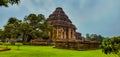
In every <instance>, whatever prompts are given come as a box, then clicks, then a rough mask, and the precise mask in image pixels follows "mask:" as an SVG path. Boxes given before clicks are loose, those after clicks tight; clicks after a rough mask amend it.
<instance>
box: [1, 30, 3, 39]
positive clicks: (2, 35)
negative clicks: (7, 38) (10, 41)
mask: <svg viewBox="0 0 120 57" xmlns="http://www.w3.org/2000/svg"><path fill="white" fill-rule="evenodd" d="M2 38H3V30H2V29H0V39H2Z"/></svg>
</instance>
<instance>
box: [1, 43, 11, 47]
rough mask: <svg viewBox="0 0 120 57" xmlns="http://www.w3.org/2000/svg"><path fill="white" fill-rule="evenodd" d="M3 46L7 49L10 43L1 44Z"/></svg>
mask: <svg viewBox="0 0 120 57" xmlns="http://www.w3.org/2000/svg"><path fill="white" fill-rule="evenodd" d="M3 45H5V46H6V48H8V46H9V45H11V43H10V42H5V43H3Z"/></svg>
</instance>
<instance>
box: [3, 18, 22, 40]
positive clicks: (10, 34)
mask: <svg viewBox="0 0 120 57" xmlns="http://www.w3.org/2000/svg"><path fill="white" fill-rule="evenodd" d="M20 23H21V20H18V19H17V18H14V17H11V18H9V20H8V23H7V24H6V25H5V26H4V35H5V37H6V38H17V37H18V36H19V34H20V33H19V30H18V28H19V25H20Z"/></svg>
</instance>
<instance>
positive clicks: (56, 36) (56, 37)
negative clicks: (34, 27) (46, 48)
mask: <svg viewBox="0 0 120 57" xmlns="http://www.w3.org/2000/svg"><path fill="white" fill-rule="evenodd" d="M56 31H57V36H56V38H57V39H58V27H57V29H56Z"/></svg>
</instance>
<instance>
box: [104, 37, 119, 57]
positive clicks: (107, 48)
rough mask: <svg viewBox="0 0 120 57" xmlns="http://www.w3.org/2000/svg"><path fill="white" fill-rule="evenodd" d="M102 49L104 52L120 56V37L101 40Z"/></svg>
mask: <svg viewBox="0 0 120 57" xmlns="http://www.w3.org/2000/svg"><path fill="white" fill-rule="evenodd" d="M102 50H103V52H104V53H105V54H110V53H112V54H118V55H119V56H120V52H119V51H120V37H112V38H107V39H105V40H104V41H103V42H102Z"/></svg>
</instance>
